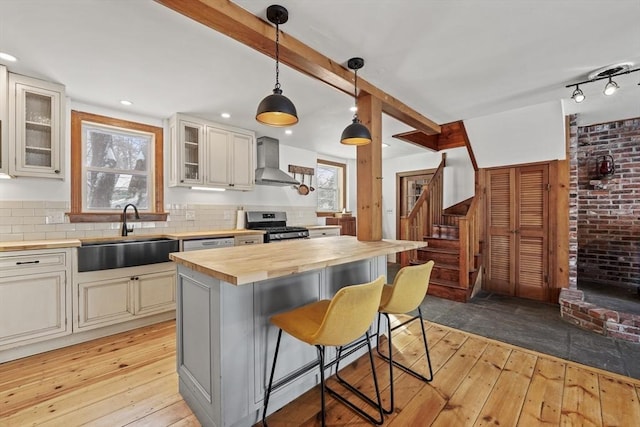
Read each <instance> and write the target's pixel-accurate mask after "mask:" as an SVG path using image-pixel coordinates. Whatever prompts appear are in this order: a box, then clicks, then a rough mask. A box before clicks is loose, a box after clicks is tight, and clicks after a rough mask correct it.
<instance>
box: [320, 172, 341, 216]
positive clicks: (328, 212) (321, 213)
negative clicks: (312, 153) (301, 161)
mask: <svg viewBox="0 0 640 427" xmlns="http://www.w3.org/2000/svg"><path fill="white" fill-rule="evenodd" d="M317 163H318V166H319V165H321V164H322V165H327V166H334V167H337V168H341V169H342V188H340V189H339V191H340V192H341V193H342V194H341V197H340V199H341V202H340V209H339V210H337V211H319V210H318V209H317V208H318V206H317V204H316V216H318V217H325V216H327V217H332V216H333V214H334V213H335V212H341V211H342V209H344V208H345V206H347V165H346V163H339V162H334V161H331V160H324V159H318V160H317ZM316 182H317V180H316Z"/></svg>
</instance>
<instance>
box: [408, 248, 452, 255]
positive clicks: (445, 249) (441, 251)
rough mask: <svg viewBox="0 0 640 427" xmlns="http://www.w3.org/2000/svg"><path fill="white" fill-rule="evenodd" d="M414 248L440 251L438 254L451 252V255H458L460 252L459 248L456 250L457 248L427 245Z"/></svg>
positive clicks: (423, 250) (425, 250)
mask: <svg viewBox="0 0 640 427" xmlns="http://www.w3.org/2000/svg"><path fill="white" fill-rule="evenodd" d="M416 250H417V251H420V252H436V253H440V254H451V255H458V254H459V253H460V250H458V249H449V248H432V247H429V246H427V247H426V248H418V249H416Z"/></svg>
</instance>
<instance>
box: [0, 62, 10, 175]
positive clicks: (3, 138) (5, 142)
mask: <svg viewBox="0 0 640 427" xmlns="http://www.w3.org/2000/svg"><path fill="white" fill-rule="evenodd" d="M7 79H8V76H7V67H5V66H4V65H0V174H8V173H9V110H8V108H9V104H8V99H7V97H8V95H7V87H8V84H9V81H8V80H7Z"/></svg>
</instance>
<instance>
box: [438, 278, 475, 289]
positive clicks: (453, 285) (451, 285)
mask: <svg viewBox="0 0 640 427" xmlns="http://www.w3.org/2000/svg"><path fill="white" fill-rule="evenodd" d="M431 285H438V286H445V287H447V288H455V289H464V290H467V288H465V287H464V286H460V284H459V283H458V282H454V281H451V280H445V279H438V278H435V277H431V278H430V279H429V286H431Z"/></svg>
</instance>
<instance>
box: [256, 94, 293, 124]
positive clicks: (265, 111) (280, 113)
mask: <svg viewBox="0 0 640 427" xmlns="http://www.w3.org/2000/svg"><path fill="white" fill-rule="evenodd" d="M256 120H257V121H259V122H260V123H263V124H265V125H269V126H276V127H278V126H291V125H295V124H296V123H298V113H297V112H296V106H295V105H293V102H291V100H290V99H289V98H287V97H286V96H284V95H283V94H282V90H281V89H279V88H276V89H274V90H273V94H272V95H268V96H266V97H265V98H264V99H263V100H262V101H260V104H259V105H258V111H257V112H256Z"/></svg>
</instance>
